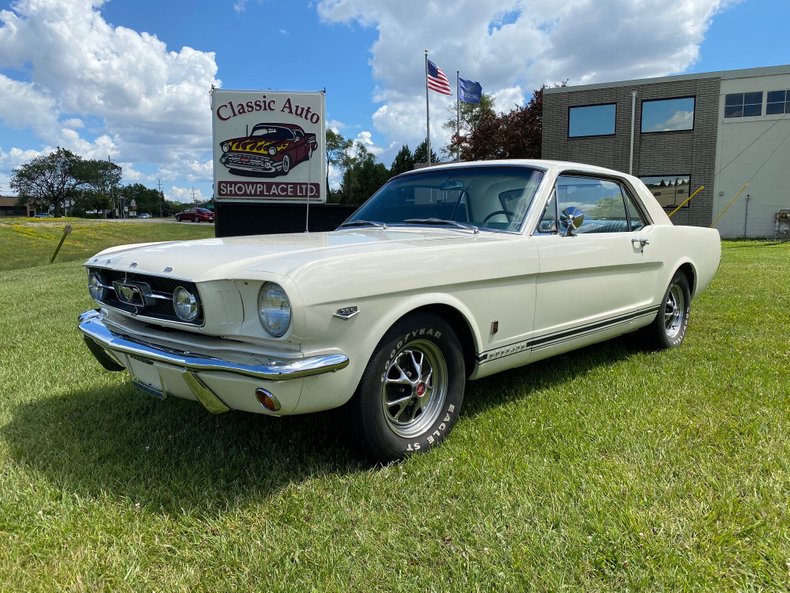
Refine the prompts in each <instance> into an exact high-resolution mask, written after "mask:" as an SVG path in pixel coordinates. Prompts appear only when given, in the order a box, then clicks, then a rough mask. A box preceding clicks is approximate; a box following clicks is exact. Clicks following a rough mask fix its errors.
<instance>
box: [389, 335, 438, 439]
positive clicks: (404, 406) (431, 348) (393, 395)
mask: <svg viewBox="0 0 790 593" xmlns="http://www.w3.org/2000/svg"><path fill="white" fill-rule="evenodd" d="M447 376H448V375H447V361H446V360H445V358H444V354H443V353H442V351H441V350H440V349H439V347H438V346H437V345H436V344H435V343H434V342H431V341H428V340H414V341H412V342H408V343H407V344H406V345H404V346H403V348H401V349H400V350H399V351H398V352H397V353H396V354H395V356H394V357H393V358H392V361H391V362H390V364H389V366H388V367H387V368H386V370H385V372H384V376H383V382H382V385H381V405H382V407H383V408H384V419H385V421H386V422H387V425H388V426H389V427H390V429H391V430H392V432H394V433H395V434H397V435H398V436H401V437H405V438H409V437H413V436H417V435H420V434H422V433H423V432H425V431H426V430H427V429H428V428H429V427H430V426H431V425H432V424H433V423H434V422H435V421H436V419H437V418H438V416H439V414H440V412H441V410H442V407H443V405H444V401H445V399H447V383H448V379H447Z"/></svg>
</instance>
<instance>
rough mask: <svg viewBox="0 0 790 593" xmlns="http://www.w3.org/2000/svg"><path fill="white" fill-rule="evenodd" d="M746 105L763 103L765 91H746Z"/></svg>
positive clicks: (744, 98)
mask: <svg viewBox="0 0 790 593" xmlns="http://www.w3.org/2000/svg"><path fill="white" fill-rule="evenodd" d="M743 103H744V105H754V104H755V103H759V104H760V105H762V104H763V92H762V91H760V92H759V93H746V94H745V95H744V96H743Z"/></svg>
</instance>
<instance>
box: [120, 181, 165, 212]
mask: <svg viewBox="0 0 790 593" xmlns="http://www.w3.org/2000/svg"><path fill="white" fill-rule="evenodd" d="M119 194H120V196H121V197H122V198H123V201H124V202H125V203H126V204H127V205H128V204H131V202H132V200H134V202H135V204H137V212H139V213H143V212H148V213H149V214H153V215H155V216H159V207H160V204H161V205H162V206H164V204H163V203H161V195H160V193H159V191H158V190H156V189H151V188H150V187H146V186H144V185H143V184H141V183H132V184H130V185H126V186H124V187H122V188H121V189H120V190H119Z"/></svg>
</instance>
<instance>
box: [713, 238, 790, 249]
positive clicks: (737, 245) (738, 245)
mask: <svg viewBox="0 0 790 593" xmlns="http://www.w3.org/2000/svg"><path fill="white" fill-rule="evenodd" d="M727 242H728V245H727V248H729V249H744V248H748V249H760V248H763V247H777V246H779V245H785V244H787V243H788V242H789V241H788V239H763V240H759V239H728V240H727Z"/></svg>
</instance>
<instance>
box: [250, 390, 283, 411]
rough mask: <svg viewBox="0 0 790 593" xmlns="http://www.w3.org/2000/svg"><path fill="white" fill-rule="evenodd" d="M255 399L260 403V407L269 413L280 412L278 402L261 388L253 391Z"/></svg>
mask: <svg viewBox="0 0 790 593" xmlns="http://www.w3.org/2000/svg"><path fill="white" fill-rule="evenodd" d="M255 397H256V398H257V400H258V401H259V402H261V405H262V406H263V407H264V408H266V409H267V410H269V411H270V412H279V411H280V407H281V406H280V400H278V399H277V398H276V397H275V396H274V395H272V394H271V393H269V392H268V391H266V390H265V389H264V388H263V387H258V389H256V390H255Z"/></svg>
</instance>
